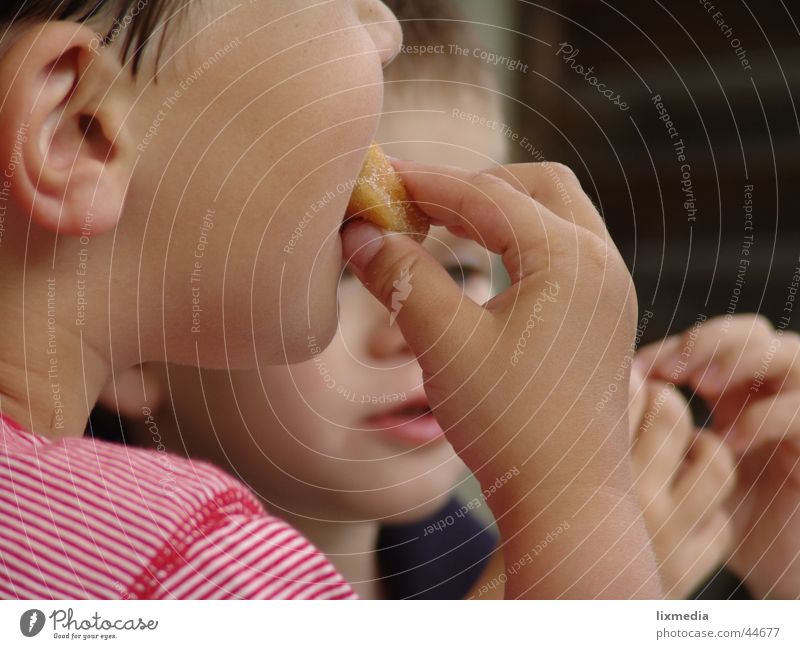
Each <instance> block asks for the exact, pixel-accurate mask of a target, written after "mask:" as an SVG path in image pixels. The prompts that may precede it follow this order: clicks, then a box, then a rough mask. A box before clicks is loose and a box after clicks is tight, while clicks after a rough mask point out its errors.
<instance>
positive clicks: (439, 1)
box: [384, 0, 468, 45]
mask: <svg viewBox="0 0 800 649" xmlns="http://www.w3.org/2000/svg"><path fill="white" fill-rule="evenodd" d="M384 1H385V3H386V6H387V7H389V9H391V10H392V11H393V12H394V15H395V16H397V20H399V21H400V24H401V26H402V27H403V41H404V43H405V44H406V45H438V44H441V43H444V44H449V43H455V42H457V41H459V40H460V39H461V38H462V37H463V36H464V32H465V31H468V27H467V24H468V23H467V20H466V17H465V15H464V12H463V10H462V8H461V7H460V6H458V4H457V3H455V2H453V0H384Z"/></svg>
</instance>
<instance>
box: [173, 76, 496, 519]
mask: <svg viewBox="0 0 800 649" xmlns="http://www.w3.org/2000/svg"><path fill="white" fill-rule="evenodd" d="M395 92H396V91H390V92H389V95H388V96H387V103H388V104H389V105H392V106H400V105H404V106H409V102H413V101H414V93H413V92H411V91H410V90H409V89H406V91H404V92H403V94H399V96H397V95H395V94H394V93H395ZM424 93H425V95H426V96H427V98H428V99H429V100H430V101H431V102H433V103H434V104H435V105H437V106H438V105H439V104H440V103H441V104H442V105H444V104H446V103H447V102H448V96H449V94H450V93H449V92H447V90H444V89H442V88H439V89H438V91H437V92H431V91H430V87H427V88H425V90H424ZM474 99H475V101H476V102H477V103H480V97H474ZM484 106H485V109H486V110H487V111H489V112H491V113H492V114H497V113H499V106H498V105H497V104H491V105H486V104H484ZM426 119H428V117H427V115H426V114H423V116H420V115H419V114H418V113H415V111H413V110H412V111H407V110H406V111H402V112H398V113H396V114H395V115H393V116H392V117H391V119H388V120H386V121H384V122H382V123H381V129H380V132H379V138H380V140H381V141H384V142H388V143H390V144H387V145H386V149H387V150H388V151H390V152H392V151H393V150H397V148H398V143H401V142H407V141H408V140H413V139H418V133H420V124H421V122H422V121H424V120H426ZM419 139H421V138H419ZM437 142H438V143H437ZM391 143H394V144H391ZM454 143H457V144H458V145H459V146H460V147H464V148H463V149H460V150H461V156H462V159H463V158H464V157H465V154H464V151H465V150H466V151H468V152H470V154H471V156H472V157H471V158H470V160H471V161H472V166H473V167H474V168H475V169H479V168H481V167H482V166H483V165H484V164H487V165H488V164H490V163H489V162H487V157H488V158H493V161H497V160H499V159H502V158H503V157H504V156H505V145H504V142H503V139H502V138H501V137H500V135H499V134H497V133H495V134H494V138H487V137H486V134H485V133H484V132H482V131H481V130H480V129H476V128H475V127H473V126H471V125H470V124H468V123H466V122H464V121H459V120H448V122H447V123H442V124H440V131H439V134H438V139H436V140H434V139H433V138H432V137H431V138H430V141H427V142H425V143H424V145H422V146H419V145H418V146H417V147H416V148H415V147H413V146H412V144H407V145H404V150H405V151H406V152H407V153H408V154H409V155H411V156H414V151H415V150H416V151H418V152H419V153H420V155H419V156H418V157H420V158H422V159H424V160H429V161H433V162H436V161H442V160H446V159H448V157H449V156H452V152H453V145H454ZM494 156H497V157H496V158H494ZM425 245H426V247H428V248H429V250H430V251H431V252H432V254H434V255H435V256H436V257H437V259H439V261H440V262H441V263H442V265H444V266H445V267H447V268H448V269H449V270H450V273H451V275H452V276H453V277H454V279H456V281H458V282H461V283H462V284H463V286H464V289H465V295H466V296H467V297H468V298H470V299H473V300H474V301H476V302H479V303H482V302H484V301H486V300H487V299H488V298H489V297H490V295H489V294H490V285H491V281H490V274H491V262H490V258H489V256H488V255H487V253H486V251H485V250H484V249H482V248H480V247H479V246H477V245H476V244H474V243H472V242H471V241H467V240H463V239H458V238H456V237H454V236H453V235H451V234H449V233H447V232H446V231H445V230H444V229H442V228H434V229H433V230H432V231H431V235H430V237H429V239H428V241H427V242H426V244H425ZM408 284H409V288H408V290H413V286H414V278H413V277H412V278H410V279H409V282H408ZM399 290H401V291H402V290H403V287H402V286H401V287H399ZM339 306H340V328H339V331H338V333H337V335H336V336H335V337H334V340H333V342H332V343H331V345H330V346H329V347H328V348H327V349H325V350H322V349H321V348H322V347H323V345H322V341H319V340H311V341H309V347H310V349H311V351H312V353H313V354H314V359H313V360H311V361H307V362H304V363H300V364H297V365H293V366H288V367H266V368H262V369H261V370H260V371H247V372H233V373H222V372H204V373H203V374H202V376H201V377H199V376H198V375H197V372H196V371H193V370H190V369H187V368H171V369H170V374H171V377H170V388H171V391H172V399H173V402H174V407H175V409H176V417H177V420H178V422H179V423H180V424H181V426H182V427H185V428H186V430H189V431H192V435H195V433H199V432H200V431H203V430H205V431H207V434H206V435H205V436H203V437H204V438H205V439H204V441H203V442H202V445H203V447H202V448H194V449H190V452H192V453H197V454H199V455H203V456H206V457H210V458H213V459H214V460H215V461H217V462H220V461H221V462H223V464H226V465H227V466H226V468H228V469H229V470H231V471H232V472H234V473H235V474H236V475H237V476H238V477H239V478H240V479H242V480H243V481H245V482H246V483H247V484H248V485H249V486H250V488H251V489H252V490H253V491H254V492H256V493H257V494H259V495H260V496H261V497H262V498H263V499H264V500H265V501H267V502H268V503H269V506H271V508H272V509H273V510H274V511H280V510H281V509H283V510H285V511H288V512H290V513H293V514H296V515H299V516H308V517H311V518H319V519H323V520H336V521H353V520H382V521H395V522H396V521H402V520H413V519H419V518H420V517H422V516H424V515H427V514H431V513H433V512H434V511H436V510H437V509H439V508H440V507H441V506H442V505H443V501H444V500H445V499H446V498H447V497H448V495H449V493H450V491H451V489H452V488H453V486H454V484H455V483H456V482H457V480H458V479H459V477H460V476H462V475H463V474H464V467H463V464H462V463H461V461H460V460H459V459H458V458H457V456H456V455H455V453H454V452H453V450H452V448H451V447H450V445H449V444H448V443H447V442H446V440H445V439H444V437H443V435H442V431H441V429H440V428H439V427H438V425H437V424H436V421H435V420H434V418H433V416H432V415H430V413H428V412H427V400H426V398H425V393H424V390H423V386H422V372H421V369H420V367H419V365H418V364H417V363H416V361H415V359H414V356H413V355H412V354H411V352H410V351H409V349H408V347H407V346H406V343H405V341H404V339H403V337H402V336H401V334H400V331H399V328H398V327H397V326H396V325H394V326H391V325H390V314H389V313H387V311H386V309H385V308H383V307H382V306H381V305H380V304H379V303H378V302H377V300H375V299H374V298H373V297H372V296H371V295H370V294H369V293H368V292H367V291H366V290H365V289H364V288H363V287H361V285H360V284H359V283H358V281H357V280H355V279H354V278H352V277H350V276H349V275H348V274H347V273H346V272H345V274H344V275H343V276H342V278H341V281H340V284H339ZM201 379H202V381H203V385H202V386H201V385H200V383H199V382H200V380H201ZM201 390H202V392H201ZM203 393H205V395H207V396H206V397H203V396H202V395H203ZM200 404H206V407H207V408H208V412H206V409H205V407H202V406H201V405H200ZM212 424H213V430H212V429H211V428H212ZM192 443H193V444H194V443H195V442H192Z"/></svg>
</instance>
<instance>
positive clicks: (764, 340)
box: [637, 315, 800, 598]
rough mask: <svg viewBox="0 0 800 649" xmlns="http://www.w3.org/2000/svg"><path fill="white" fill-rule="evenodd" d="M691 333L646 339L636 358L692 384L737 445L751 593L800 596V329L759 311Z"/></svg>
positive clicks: (742, 569)
mask: <svg viewBox="0 0 800 649" xmlns="http://www.w3.org/2000/svg"><path fill="white" fill-rule="evenodd" d="M689 336H690V334H689V333H686V334H682V335H679V336H673V337H671V338H667V339H665V340H663V341H661V342H658V343H654V344H652V345H649V346H648V347H646V348H644V349H643V350H641V352H640V353H639V354H638V355H637V364H638V365H639V366H640V367H642V368H644V370H645V371H647V372H648V373H649V374H650V375H651V376H655V377H660V378H662V379H664V380H672V381H675V382H676V383H679V384H684V385H689V386H691V387H693V388H694V389H695V390H696V392H697V393H698V394H699V395H701V396H702V397H703V398H704V399H705V400H706V401H707V403H708V406H709V408H710V409H711V411H712V413H713V421H714V429H715V431H716V433H717V434H718V435H719V436H721V437H722V438H723V439H724V440H725V441H726V443H727V444H728V445H729V446H730V447H731V448H732V449H733V450H734V451H735V452H736V454H737V474H738V477H737V488H736V490H735V492H734V493H733V494H732V496H731V498H730V499H729V501H728V503H727V507H728V509H729V511H730V512H731V515H732V520H733V528H734V543H733V552H732V555H731V557H730V560H729V566H730V567H731V569H732V570H733V571H734V572H736V574H737V575H738V576H739V577H740V578H741V579H742V580H743V581H744V582H745V584H746V585H747V586H748V588H749V589H750V590H751V592H752V593H753V595H754V596H757V597H759V598H761V597H778V598H796V597H800V355H799V354H798V352H800V337H798V335H797V334H795V333H793V332H788V331H776V330H775V329H774V328H773V327H772V325H771V324H770V323H769V321H768V320H766V319H765V318H763V317H760V316H755V315H741V316H738V317H734V318H732V319H726V318H715V319H712V320H709V321H707V322H705V323H703V324H701V325H700V326H699V328H697V329H696V330H695V331H694V332H693V333H692V336H693V340H690V337H689Z"/></svg>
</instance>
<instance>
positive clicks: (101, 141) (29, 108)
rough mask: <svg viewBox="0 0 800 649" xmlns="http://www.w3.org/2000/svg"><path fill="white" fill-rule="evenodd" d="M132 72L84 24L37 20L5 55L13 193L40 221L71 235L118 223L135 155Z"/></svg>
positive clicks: (0, 74)
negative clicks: (129, 118)
mask: <svg viewBox="0 0 800 649" xmlns="http://www.w3.org/2000/svg"><path fill="white" fill-rule="evenodd" d="M125 75H126V76H124V77H123V75H122V66H121V64H120V62H119V61H118V60H117V59H116V54H115V53H114V52H113V51H111V50H109V49H106V48H100V47H99V41H98V38H97V35H96V34H95V33H94V32H93V31H91V30H90V29H89V28H87V27H85V26H82V25H79V24H77V23H69V22H59V21H53V22H48V23H45V24H43V25H36V26H32V27H30V28H28V29H26V30H25V31H24V32H22V34H21V35H20V36H19V38H17V39H16V40H15V41H14V42H13V43H12V45H11V46H10V47H9V49H8V50H7V51H6V52H5V53H4V54H3V56H2V57H0V93H2V95H3V97H4V98H5V99H4V101H3V103H2V107H0V153H2V155H3V157H2V158H0V164H1V163H2V162H5V163H6V165H7V166H6V170H7V171H8V173H7V174H6V176H7V177H8V176H9V175H10V176H11V178H10V179H9V193H10V195H11V197H12V200H13V201H14V202H15V203H16V204H17V205H18V207H19V208H20V210H21V211H22V212H23V213H24V214H28V215H30V217H31V219H33V221H35V222H36V223H37V224H39V225H40V226H42V227H44V228H47V229H48V230H51V231H54V232H57V233H60V234H67V235H75V234H79V233H81V229H82V228H84V227H87V229H90V230H91V233H93V234H101V233H103V232H108V231H109V230H112V229H113V228H114V227H115V226H116V224H117V222H118V220H119V218H120V215H121V213H122V208H123V205H124V202H125V195H126V193H127V187H128V182H129V179H130V176H131V174H132V173H133V167H134V165H135V160H136V156H135V147H133V146H132V145H131V142H130V141H129V140H130V138H129V133H128V129H127V128H126V124H125V117H126V115H127V113H128V110H129V108H130V105H131V103H132V102H131V101H130V100H129V99H128V93H130V90H129V88H128V86H127V85H126V82H127V81H129V77H128V76H127V72H126V73H125ZM87 219H91V221H87ZM83 234H86V232H83Z"/></svg>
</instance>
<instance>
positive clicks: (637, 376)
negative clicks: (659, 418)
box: [628, 367, 648, 443]
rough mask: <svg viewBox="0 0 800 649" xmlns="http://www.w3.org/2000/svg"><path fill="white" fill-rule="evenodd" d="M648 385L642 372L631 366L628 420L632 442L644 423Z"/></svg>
mask: <svg viewBox="0 0 800 649" xmlns="http://www.w3.org/2000/svg"><path fill="white" fill-rule="evenodd" d="M647 392H648V386H647V382H646V381H645V378H644V376H642V373H641V372H639V371H638V369H636V368H635V367H631V376H630V388H629V390H628V394H629V399H628V403H629V405H628V422H629V424H630V434H631V443H633V442H634V441H635V440H636V436H637V435H638V434H639V426H641V425H642V417H644V413H645V411H646V410H647Z"/></svg>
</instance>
